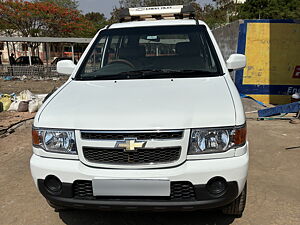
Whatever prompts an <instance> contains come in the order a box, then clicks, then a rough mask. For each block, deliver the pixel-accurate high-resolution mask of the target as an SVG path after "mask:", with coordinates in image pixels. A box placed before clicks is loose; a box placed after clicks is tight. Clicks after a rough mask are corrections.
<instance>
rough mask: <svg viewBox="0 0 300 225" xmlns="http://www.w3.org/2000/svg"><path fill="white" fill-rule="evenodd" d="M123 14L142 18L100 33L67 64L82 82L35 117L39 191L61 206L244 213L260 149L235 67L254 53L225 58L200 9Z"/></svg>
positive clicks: (75, 81) (72, 81)
mask: <svg viewBox="0 0 300 225" xmlns="http://www.w3.org/2000/svg"><path fill="white" fill-rule="evenodd" d="M123 13H124V14H125V15H124V16H123V17H122V21H130V20H136V19H137V20H138V21H130V22H122V23H117V24H112V25H111V26H107V27H106V28H104V29H102V30H101V31H99V32H98V33H97V34H96V36H95V38H94V39H93V41H92V43H90V45H89V47H88V48H87V49H86V51H85V53H84V54H83V56H82V57H83V59H82V60H81V63H79V64H78V65H77V66H75V65H74V63H73V62H72V61H71V60H62V61H60V62H58V63H57V71H58V72H59V73H63V74H70V75H71V77H70V78H69V80H68V81H67V82H66V83H65V84H64V85H63V86H62V87H61V88H60V89H59V90H57V91H56V92H55V93H54V94H53V95H51V96H50V97H49V99H47V101H46V102H45V104H44V105H43V106H42V108H41V109H40V110H39V112H38V113H37V115H36V117H35V120H34V124H33V129H32V136H33V155H32V158H31V161H30V166H31V173H32V176H33V179H34V182H35V184H36V186H37V187H38V189H39V191H40V192H41V193H42V195H43V196H44V197H45V198H46V199H47V201H48V202H49V204H50V205H51V206H53V207H54V208H56V209H58V210H59V209H62V208H88V209H105V210H114V209H116V210H157V211H162V210H198V209H212V208H215V209H222V211H223V213H225V214H229V215H234V216H237V217H239V216H241V215H242V213H243V211H244V208H245V204H246V193H247V172H248V162H249V151H248V142H247V138H246V118H245V114H244V110H243V105H242V103H241V99H240V95H239V93H238V91H237V89H236V87H235V85H234V83H233V81H232V80H231V77H230V74H229V70H239V69H242V68H244V67H245V66H246V57H245V56H244V55H240V54H233V55H231V56H230V57H229V59H228V60H227V62H225V61H224V59H223V57H222V54H221V52H220V49H219V47H218V45H217V42H216V40H215V39H214V37H213V34H212V32H211V31H210V29H209V28H208V26H207V25H206V24H205V23H204V22H203V21H198V20H195V19H193V13H194V11H192V10H191V9H190V7H184V6H162V7H146V8H133V9H127V10H125V11H124V12H123ZM170 15H171V16H170ZM164 16H165V17H166V18H164ZM184 17H187V18H184ZM183 18H184V19H183ZM147 19H150V21H143V20H147Z"/></svg>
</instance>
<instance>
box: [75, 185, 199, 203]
mask: <svg viewBox="0 0 300 225" xmlns="http://www.w3.org/2000/svg"><path fill="white" fill-rule="evenodd" d="M73 195H74V198H76V199H84V200H129V201H130V200H132V201H145V200H148V201H195V200H196V195H195V190H194V186H193V184H192V183H190V182H187V181H177V182H171V195H170V196H167V197H155V196H154V197H151V196H150V197H148V196H138V197H134V196H130V197H126V196H93V187H92V181H84V180H78V181H75V182H74V183H73Z"/></svg>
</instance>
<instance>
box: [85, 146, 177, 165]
mask: <svg viewBox="0 0 300 225" xmlns="http://www.w3.org/2000/svg"><path fill="white" fill-rule="evenodd" d="M82 149H83V155H84V157H85V159H86V160H87V161H89V162H92V163H102V164H117V165H118V164H119V165H133V164H150V163H171V162H175V161H177V160H178V159H179V157H180V152H181V148H180V147H168V148H155V149H145V148H143V149H138V150H137V151H134V152H125V151H124V149H115V148H111V149H106V148H92V147H83V148H82Z"/></svg>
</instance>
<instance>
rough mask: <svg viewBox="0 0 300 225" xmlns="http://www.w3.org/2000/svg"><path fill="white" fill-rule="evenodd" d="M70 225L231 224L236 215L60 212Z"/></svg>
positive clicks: (64, 220) (65, 221)
mask: <svg viewBox="0 0 300 225" xmlns="http://www.w3.org/2000/svg"><path fill="white" fill-rule="evenodd" d="M59 217H60V218H61V219H62V221H63V222H64V223H65V224H68V225H82V224H86V225H98V224H99V225H100V224H101V225H122V224H124V225H125V224H126V225H135V224H136V225H154V224H156V225H187V224H188V225H229V224H231V223H232V222H233V221H234V217H231V216H225V215H223V214H222V213H220V212H216V211H197V212H180V211H179V212H157V213H153V212H151V213H145V212H103V211H79V210H70V211H63V212H60V213H59Z"/></svg>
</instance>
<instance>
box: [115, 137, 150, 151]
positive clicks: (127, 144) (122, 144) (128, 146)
mask: <svg viewBox="0 0 300 225" xmlns="http://www.w3.org/2000/svg"><path fill="white" fill-rule="evenodd" d="M146 143H147V141H137V140H136V139H125V140H124V141H117V143H116V146H115V147H116V148H123V149H124V150H125V151H126V152H130V151H135V150H136V149H138V148H144V147H145V145H146Z"/></svg>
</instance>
